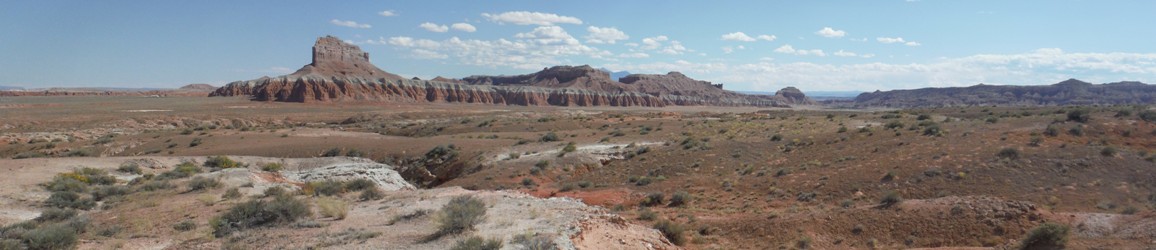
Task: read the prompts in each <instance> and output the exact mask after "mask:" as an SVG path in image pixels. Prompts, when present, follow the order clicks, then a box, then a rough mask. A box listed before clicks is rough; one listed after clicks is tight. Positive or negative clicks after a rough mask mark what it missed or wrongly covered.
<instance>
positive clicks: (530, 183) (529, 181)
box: [522, 177, 538, 187]
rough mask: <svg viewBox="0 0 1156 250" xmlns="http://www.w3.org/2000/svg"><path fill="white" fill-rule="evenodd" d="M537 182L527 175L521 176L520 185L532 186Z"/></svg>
mask: <svg viewBox="0 0 1156 250" xmlns="http://www.w3.org/2000/svg"><path fill="white" fill-rule="evenodd" d="M537 184H538V183H536V182H534V179H530V178H529V177H526V178H522V186H526V187H533V186H534V185H537Z"/></svg>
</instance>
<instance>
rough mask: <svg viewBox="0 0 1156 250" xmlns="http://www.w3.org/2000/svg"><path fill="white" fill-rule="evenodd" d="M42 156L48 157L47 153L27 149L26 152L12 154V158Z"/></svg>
mask: <svg viewBox="0 0 1156 250" xmlns="http://www.w3.org/2000/svg"><path fill="white" fill-rule="evenodd" d="M42 157H48V155H46V154H44V153H41V152H39V151H28V152H22V153H19V154H16V155H14V156H12V159H28V158H42Z"/></svg>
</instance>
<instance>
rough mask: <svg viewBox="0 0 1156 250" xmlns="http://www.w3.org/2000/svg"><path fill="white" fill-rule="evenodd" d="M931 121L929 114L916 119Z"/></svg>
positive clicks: (920, 115)
mask: <svg viewBox="0 0 1156 250" xmlns="http://www.w3.org/2000/svg"><path fill="white" fill-rule="evenodd" d="M930 119H931V115H928V114H919V116H918V117H915V120H919V121H922V120H930Z"/></svg>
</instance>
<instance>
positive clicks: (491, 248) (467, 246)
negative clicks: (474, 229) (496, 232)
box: [450, 236, 502, 250]
mask: <svg viewBox="0 0 1156 250" xmlns="http://www.w3.org/2000/svg"><path fill="white" fill-rule="evenodd" d="M450 249H451V250H498V249H502V241H501V240H496V239H488V240H487V239H482V237H478V236H470V237H469V238H465V239H461V240H458V242H457V243H455V244H454V246H453V247H452V248H450Z"/></svg>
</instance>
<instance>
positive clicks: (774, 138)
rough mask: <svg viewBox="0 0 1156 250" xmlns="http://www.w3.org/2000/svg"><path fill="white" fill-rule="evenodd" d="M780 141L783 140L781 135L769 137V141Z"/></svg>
mask: <svg viewBox="0 0 1156 250" xmlns="http://www.w3.org/2000/svg"><path fill="white" fill-rule="evenodd" d="M782 140H783V135H780V134H775V135H772V136H771V141H782Z"/></svg>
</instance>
